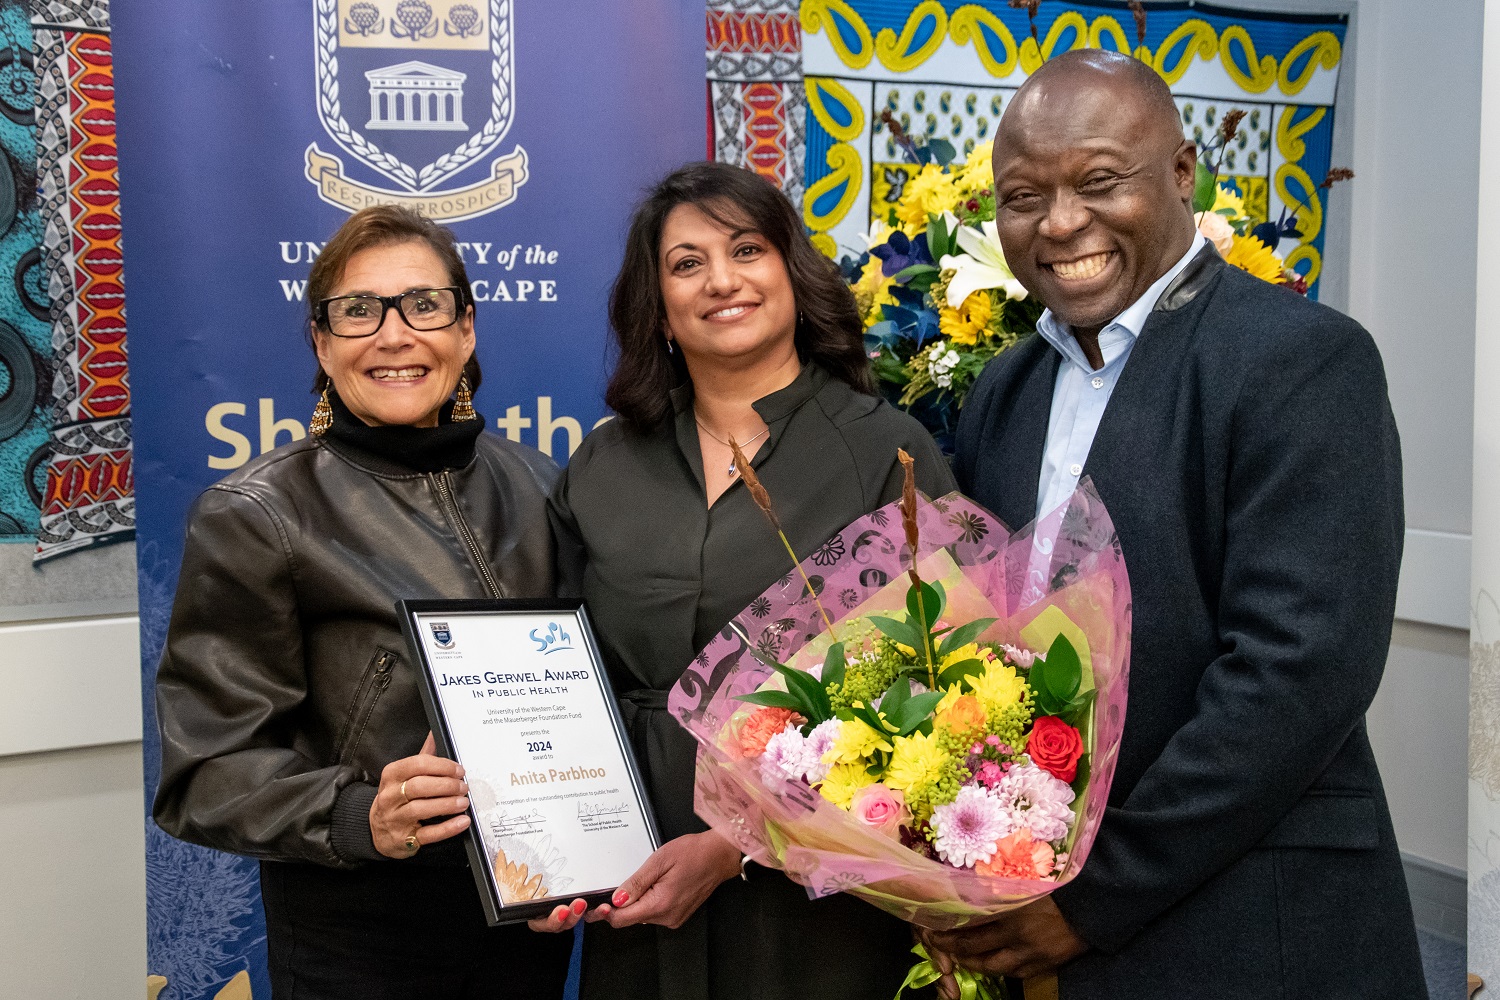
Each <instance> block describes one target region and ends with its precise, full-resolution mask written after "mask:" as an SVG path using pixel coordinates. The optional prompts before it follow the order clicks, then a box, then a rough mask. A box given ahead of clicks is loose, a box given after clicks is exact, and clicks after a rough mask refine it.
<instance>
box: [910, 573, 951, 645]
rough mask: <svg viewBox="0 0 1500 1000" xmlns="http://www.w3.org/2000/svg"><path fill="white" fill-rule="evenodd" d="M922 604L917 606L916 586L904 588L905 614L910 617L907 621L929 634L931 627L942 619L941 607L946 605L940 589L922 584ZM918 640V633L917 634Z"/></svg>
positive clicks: (928, 584)
mask: <svg viewBox="0 0 1500 1000" xmlns="http://www.w3.org/2000/svg"><path fill="white" fill-rule="evenodd" d="M921 594H922V604H921V606H920V607H918V605H917V585H916V584H912V585H911V586H910V587H908V588H906V612H907V614H908V615H909V616H910V617H909V618H908V619H907V621H909V622H911V623H912V624H913V625H919V627H921V628H923V629H924V630H925V631H928V632H931V631H932V627H933V626H934V625H936V624H937V622H938V619H939V618H941V617H943V607H944V605H946V604H947V601H946V600H945V596H946V595H944V594H943V592H942V590H941V589H939V588H937V587H934V586H933V585H932V584H930V583H924V584H922V591H921ZM918 637H919V638H920V633H919V634H918Z"/></svg>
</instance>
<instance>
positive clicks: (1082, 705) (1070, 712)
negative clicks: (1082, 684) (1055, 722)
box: [1058, 690, 1099, 729]
mask: <svg viewBox="0 0 1500 1000" xmlns="http://www.w3.org/2000/svg"><path fill="white" fill-rule="evenodd" d="M1098 696H1099V692H1098V691H1095V690H1089V691H1085V692H1084V693H1083V694H1081V695H1079V696H1078V697H1076V698H1074V699H1073V700H1072V701H1070V702H1068V703H1067V704H1066V705H1064V706H1063V710H1062V711H1061V712H1060V713H1058V714H1059V715H1061V716H1062V720H1063V721H1064V722H1066V723H1067V724H1068V725H1070V726H1072V727H1073V728H1074V729H1082V727H1083V722H1084V720H1085V719H1087V718H1088V715H1089V709H1091V708H1093V707H1094V699H1095V698H1097V697H1098Z"/></svg>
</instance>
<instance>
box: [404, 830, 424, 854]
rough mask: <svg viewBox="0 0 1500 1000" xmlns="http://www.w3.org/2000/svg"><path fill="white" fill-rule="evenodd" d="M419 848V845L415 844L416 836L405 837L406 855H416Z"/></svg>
mask: <svg viewBox="0 0 1500 1000" xmlns="http://www.w3.org/2000/svg"><path fill="white" fill-rule="evenodd" d="M421 846H422V845H421V844H418V843H417V835H416V834H415V833H413V834H410V835H409V836H407V838H406V853H407V854H416V853H417V848H418V847H421Z"/></svg>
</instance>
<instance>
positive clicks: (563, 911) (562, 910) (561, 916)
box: [552, 906, 568, 924]
mask: <svg viewBox="0 0 1500 1000" xmlns="http://www.w3.org/2000/svg"><path fill="white" fill-rule="evenodd" d="M567 919H568V908H567V907H566V906H559V907H558V908H557V909H555V910H553V911H552V920H553V922H554V923H559V924H560V923H562V922H563V921H564V920H567Z"/></svg>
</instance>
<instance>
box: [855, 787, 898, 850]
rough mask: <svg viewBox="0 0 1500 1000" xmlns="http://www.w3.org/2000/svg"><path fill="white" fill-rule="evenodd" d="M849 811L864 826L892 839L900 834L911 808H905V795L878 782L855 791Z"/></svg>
mask: <svg viewBox="0 0 1500 1000" xmlns="http://www.w3.org/2000/svg"><path fill="white" fill-rule="evenodd" d="M849 811H850V812H852V813H854V818H855V819H857V820H859V821H860V822H861V823H863V824H864V825H865V826H868V827H871V828H873V829H874V830H875V832H876V833H880V834H884V835H885V836H887V837H890V838H892V839H895V838H897V837H899V836H900V835H901V825H902V824H903V823H908V822H910V821H911V810H909V809H907V808H906V796H904V795H902V794H901V793H900V792H898V791H896V790H895V789H894V788H887V787H886V786H885V785H883V784H881V783H879V782H876V783H875V784H873V785H866V786H865V787H863V788H861V789H859V790H858V791H856V792H855V793H854V802H853V804H852V805H851V806H850V809H849Z"/></svg>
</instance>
